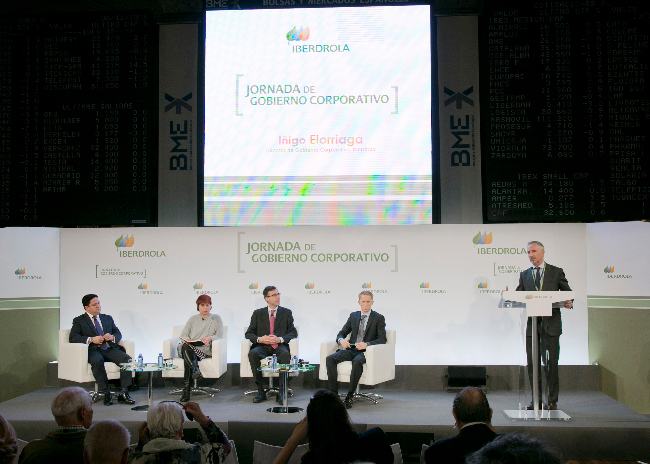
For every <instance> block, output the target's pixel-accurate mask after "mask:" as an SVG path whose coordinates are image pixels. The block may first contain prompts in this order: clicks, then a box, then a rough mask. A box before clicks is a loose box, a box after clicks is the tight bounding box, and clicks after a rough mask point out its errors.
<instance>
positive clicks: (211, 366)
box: [162, 325, 228, 396]
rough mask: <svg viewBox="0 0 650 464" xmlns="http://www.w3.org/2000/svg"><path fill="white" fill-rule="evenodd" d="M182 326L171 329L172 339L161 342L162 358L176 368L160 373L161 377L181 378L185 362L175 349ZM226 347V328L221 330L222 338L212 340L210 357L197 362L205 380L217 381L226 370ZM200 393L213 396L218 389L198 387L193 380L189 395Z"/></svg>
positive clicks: (171, 392) (176, 391)
mask: <svg viewBox="0 0 650 464" xmlns="http://www.w3.org/2000/svg"><path fill="white" fill-rule="evenodd" d="M184 327H185V326H184V325H175V326H174V327H173V329H172V337H173V338H170V339H167V340H165V341H163V351H162V354H163V358H164V359H171V360H172V362H173V363H174V366H176V369H172V370H168V371H162V376H163V377H171V378H181V379H182V378H183V373H184V370H185V361H183V358H181V357H180V355H179V353H178V351H177V347H178V344H179V343H180V339H179V337H180V336H181V332H182V331H183V328H184ZM227 346H228V327H225V326H224V328H223V335H222V338H220V339H218V340H212V357H211V358H205V359H204V360H202V361H199V369H200V370H201V375H202V376H203V377H204V378H206V379H218V378H219V377H221V376H222V375H223V374H225V372H226V371H227V370H228V361H227V354H228V352H227ZM182 392H183V389H182V388H179V389H176V390H172V391H170V392H169V394H170V395H175V394H179V393H182ZM197 393H201V394H204V395H210V396H214V394H215V393H219V389H218V388H210V387H199V386H198V379H194V385H193V386H192V391H191V392H190V395H194V394H197Z"/></svg>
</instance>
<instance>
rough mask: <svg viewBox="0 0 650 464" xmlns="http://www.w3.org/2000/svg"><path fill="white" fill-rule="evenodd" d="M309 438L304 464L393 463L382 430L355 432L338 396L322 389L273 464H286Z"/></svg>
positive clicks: (390, 451)
mask: <svg viewBox="0 0 650 464" xmlns="http://www.w3.org/2000/svg"><path fill="white" fill-rule="evenodd" d="M307 439H309V451H307V453H305V454H304V455H303V457H302V463H303V464H344V463H349V462H354V461H364V462H373V463H376V464H393V452H392V450H391V448H390V444H389V443H388V439H387V438H386V435H385V434H384V431H383V430H382V429H380V428H379V427H374V428H371V429H368V430H366V431H365V432H363V433H356V432H355V431H354V427H353V426H352V423H351V422H350V417H349V416H348V412H347V410H346V409H345V406H344V405H343V402H342V401H341V398H339V396H338V395H337V394H336V393H334V392H331V391H328V390H319V391H317V392H316V393H315V394H314V397H313V398H312V399H311V401H310V402H309V406H307V417H305V418H304V419H303V420H301V421H300V422H299V423H298V425H297V426H296V428H295V429H294V431H293V434H292V435H291V437H290V438H289V440H288V441H287V443H286V445H284V448H283V449H282V452H281V453H280V455H279V456H278V457H277V458H276V460H275V461H273V464H286V463H287V462H288V461H289V458H290V457H291V455H292V454H293V452H294V450H295V449H296V447H297V446H298V445H299V444H301V443H304V442H305V441H306V440H307Z"/></svg>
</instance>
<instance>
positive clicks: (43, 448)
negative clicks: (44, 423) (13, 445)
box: [18, 429, 86, 464]
mask: <svg viewBox="0 0 650 464" xmlns="http://www.w3.org/2000/svg"><path fill="white" fill-rule="evenodd" d="M85 438H86V429H69V430H62V429H57V430H55V431H53V432H50V433H48V434H47V435H46V437H45V438H44V439H43V440H32V441H30V442H29V443H27V445H25V447H24V448H23V451H22V452H21V453H20V457H19V458H18V462H19V463H20V464H23V463H24V464H38V463H43V462H47V463H48V464H83V462H84V459H83V454H84V439H85Z"/></svg>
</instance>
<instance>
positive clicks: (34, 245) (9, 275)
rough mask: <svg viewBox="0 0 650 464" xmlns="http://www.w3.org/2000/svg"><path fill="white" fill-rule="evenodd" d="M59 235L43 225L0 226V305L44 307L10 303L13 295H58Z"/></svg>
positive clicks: (33, 297)
mask: <svg viewBox="0 0 650 464" xmlns="http://www.w3.org/2000/svg"><path fill="white" fill-rule="evenodd" d="M59 236H60V230H59V229H48V228H45V227H34V228H30V227H7V228H5V229H1V228H0V257H1V258H0V276H2V277H1V278H0V300H2V301H3V302H4V303H2V304H0V309H17V308H28V307H46V305H45V306H44V304H43V303H39V304H33V305H30V304H27V303H23V304H13V303H11V301H16V299H21V300H31V301H32V302H34V301H36V300H43V299H48V300H53V299H55V300H56V299H58V297H59ZM56 306H58V302H57V303H56Z"/></svg>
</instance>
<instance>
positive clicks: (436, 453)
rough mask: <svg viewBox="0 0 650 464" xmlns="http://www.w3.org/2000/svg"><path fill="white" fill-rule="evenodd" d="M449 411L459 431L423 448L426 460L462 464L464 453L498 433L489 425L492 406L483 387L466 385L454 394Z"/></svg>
mask: <svg viewBox="0 0 650 464" xmlns="http://www.w3.org/2000/svg"><path fill="white" fill-rule="evenodd" d="M452 414H453V415H454V419H455V420H456V427H457V428H458V431H459V432H458V435H456V436H455V437H448V438H442V439H440V440H436V441H435V442H433V444H432V445H431V446H429V447H428V448H427V449H426V450H425V452H424V462H425V463H426V464H437V463H445V464H463V463H464V462H465V456H467V455H468V454H471V453H473V452H474V451H476V450H478V449H480V448H481V447H483V446H484V445H485V444H486V443H489V442H491V441H492V440H494V438H495V437H496V436H497V434H496V432H495V431H494V429H493V428H492V423H491V421H492V409H491V408H490V404H489V403H488V400H487V397H486V396H485V393H483V390H481V389H480V388H477V387H466V388H464V389H463V390H461V392H460V393H458V394H457V395H456V397H455V398H454V405H453V408H452Z"/></svg>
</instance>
